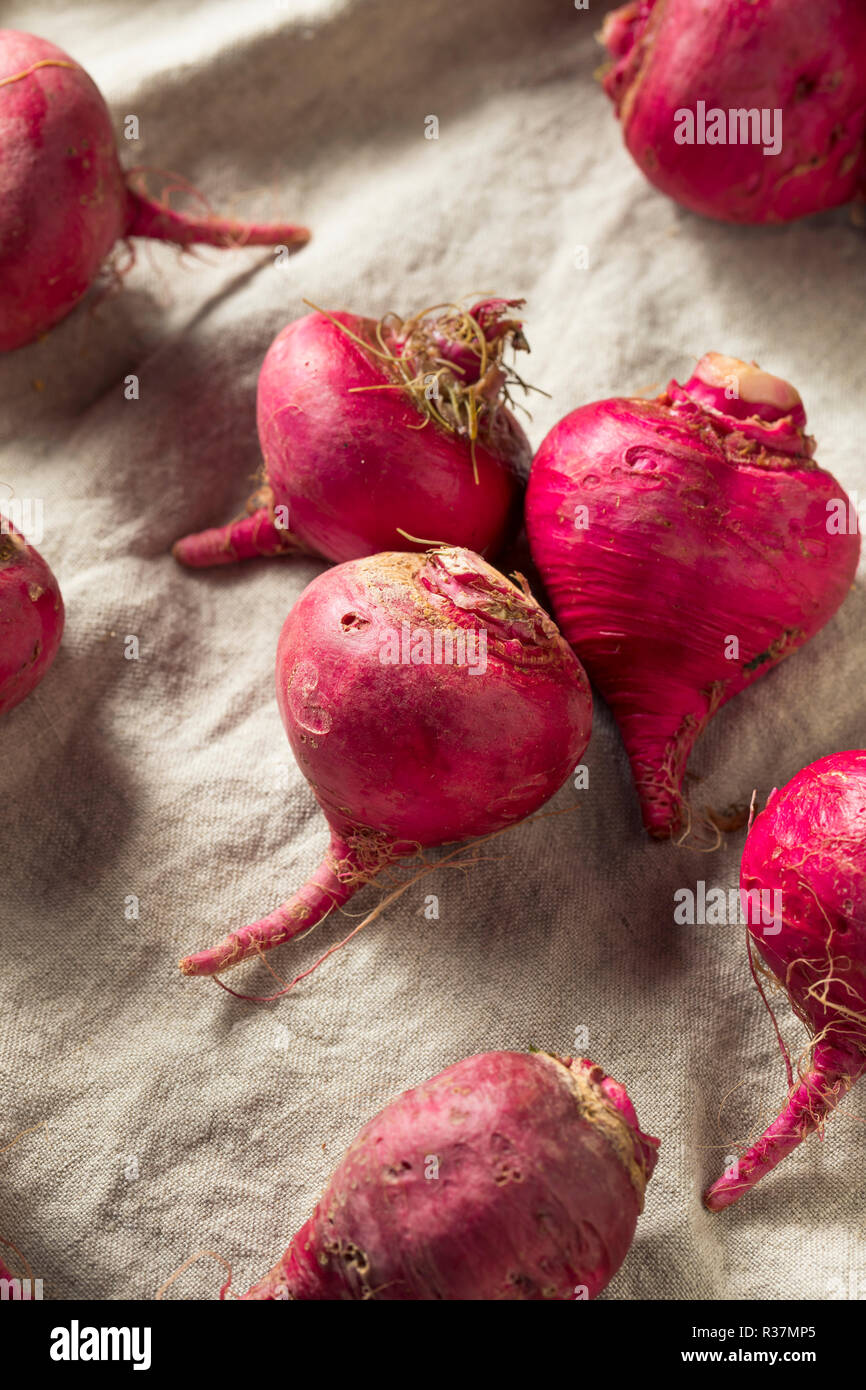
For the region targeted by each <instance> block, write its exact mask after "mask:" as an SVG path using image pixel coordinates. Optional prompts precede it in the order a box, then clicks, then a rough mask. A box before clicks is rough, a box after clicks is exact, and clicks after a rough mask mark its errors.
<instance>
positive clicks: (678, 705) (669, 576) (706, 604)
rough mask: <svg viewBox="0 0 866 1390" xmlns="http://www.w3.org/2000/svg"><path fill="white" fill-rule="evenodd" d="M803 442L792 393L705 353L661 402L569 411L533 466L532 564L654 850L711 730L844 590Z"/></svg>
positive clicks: (846, 576) (845, 577) (846, 572)
mask: <svg viewBox="0 0 866 1390" xmlns="http://www.w3.org/2000/svg"><path fill="white" fill-rule="evenodd" d="M805 425H806V416H805V412H804V410H803V405H802V402H801V400H800V397H799V396H798V394H797V392H796V391H795V390H794V388H793V387H792V386H789V385H788V383H787V382H785V381H781V380H780V379H779V378H778V377H773V376H770V375H769V374H768V373H766V372H762V371H761V370H760V369H759V368H758V367H757V366H755V365H754V364H752V365H747V364H746V363H744V362H740V361H738V360H737V359H735V358H730V357H721V356H719V354H717V353H709V354H708V355H707V356H706V357H703V358H702V359H701V361H700V362H699V363H698V366H697V368H696V371H695V374H694V376H693V377H691V379H690V380H689V381H688V382H686V385H685V386H679V385H678V384H677V383H676V382H675V381H672V382H671V383H670V385H669V387H668V389H667V391H666V392H665V393H664V394H663V395H661V396H659V397H658V399H657V400H654V401H647V400H641V399H636V398H633V399H615V400H607V401H599V402H597V403H595V404H593V405H586V406H582V407H581V408H580V409H579V410H575V411H573V412H572V413H571V414H570V415H567V416H566V417H565V419H563V420H560V422H559V424H557V425H555V426H554V427H553V429H552V430H551V431H550V433H549V434H548V436H547V438H546V439H545V440H544V441H543V443H542V445H541V448H540V449H539V451H538V454H537V455H536V458H535V462H534V463H533V467H532V475H531V478H530V482H529V490H528V494H527V504H526V524H527V531H528V533H529V540H530V545H531V548H532V554H533V558H534V560H535V563H536V564H537V566H538V568H539V570H540V572H541V574H542V576H543V578H544V582H545V584H546V586H547V589H548V591H549V594H550V598H551V601H552V604H553V609H554V613H555V615H556V618H557V622H558V623H559V626H560V628H561V630H562V632H563V635H564V636H565V637H566V638H567V639H568V640H569V642H571V644H572V646H573V647H574V649H575V651H576V652H577V654H578V656H579V657H580V659H581V661H582V662H583V664H584V665H585V667H586V669H587V672H588V673H589V677H590V679H591V680H592V682H593V683H594V685H595V686H596V687H597V688H598V690H599V691H600V692H601V694H602V695H603V696H604V698H605V700H606V701H607V702H608V704H609V705H610V708H611V710H612V712H613V715H614V718H615V719H616V721H617V723H618V725H619V728H620V731H621V733H622V737H623V741H624V743H625V746H626V751H627V752H628V756H629V760H630V762H631V767H632V773H633V775H634V779H635V784H636V786H637V791H638V796H639V798H640V803H641V809H642V812H643V819H644V824H645V826H646V828H647V830H648V831H649V832H650V834H652V835H655V836H659V837H663V836H669V835H672V834H675V833H677V832H678V831H679V830H680V829H681V827H682V825H683V822H684V814H685V806H684V800H683V793H682V783H683V776H684V774H685V770H686V764H687V761H688V758H689V755H690V753H691V750H692V748H693V746H694V743H695V741H696V739H697V738H698V735H699V734H700V733H701V731H702V730H703V729H704V728H705V727H706V724H707V722H708V721H709V719H711V718H712V716H713V715H714V714H715V713H716V711H717V710H718V709H720V707H721V706H722V705H723V704H725V703H726V702H727V701H728V700H730V699H731V698H732V696H734V695H736V694H737V693H738V692H739V691H741V690H743V689H744V688H745V687H746V686H747V685H750V684H751V683H752V682H753V681H755V680H757V679H758V678H759V677H760V676H762V675H764V674H765V673H766V672H767V671H769V670H770V669H771V667H773V666H775V665H776V664H777V663H778V662H779V661H781V660H782V659H783V657H786V656H789V655H790V654H791V653H792V652H794V651H796V650H797V649H798V648H799V647H801V646H802V645H803V644H804V642H806V641H808V639H809V638H810V637H812V636H814V634H815V633H816V632H817V631H818V630H819V629H820V628H821V627H823V625H824V624H825V623H826V622H827V621H828V619H829V618H831V617H832V615H833V614H834V613H835V611H836V609H837V608H838V607H839V605H840V603H841V602H842V600H843V599H844V597H845V594H846V593H847V591H848V589H849V588H850V586H851V584H852V582H853V579H854V574H855V571H856V568H857V559H858V556H859V553H860V537H859V534H858V532H857V528H856V518H854V521H853V523H852V522H851V520H850V519H849V511H850V509H849V504H848V499H847V498H846V496H845V494H844V492H843V491H842V489H841V488H840V487H839V484H838V483H837V482H836V481H835V480H834V479H833V478H832V477H831V476H830V474H829V473H825V472H823V470H822V469H820V468H819V467H818V465H817V464H816V463H815V462H814V460H813V458H812V453H813V449H814V441H813V440H812V439H810V438H809V436H808V435H807V434H806V432H805ZM840 517H842V520H841V521H840V520H839V518H840Z"/></svg>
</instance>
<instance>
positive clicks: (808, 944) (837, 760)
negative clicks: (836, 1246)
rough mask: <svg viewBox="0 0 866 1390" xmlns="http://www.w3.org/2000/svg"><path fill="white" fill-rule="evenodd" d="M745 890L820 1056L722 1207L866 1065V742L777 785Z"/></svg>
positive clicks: (819, 1122)
mask: <svg viewBox="0 0 866 1390" xmlns="http://www.w3.org/2000/svg"><path fill="white" fill-rule="evenodd" d="M740 892H741V895H742V897H743V906H744V910H745V914H746V917H747V921H748V930H749V934H750V936H751V939H752V941H753V942H754V944H755V945H756V946H757V948H758V950H759V951H760V953H761V955H762V956H763V958H764V960H765V961H766V963H767V965H768V966H769V968H770V969H771V970H772V972H773V974H774V975H775V976H776V978H777V980H778V981H779V983H780V984H781V985H782V987H783V988H784V989H785V990H786V991H787V993H788V996H789V998H790V1000H791V1004H792V1006H793V1008H794V1011H795V1013H796V1014H797V1015H798V1017H799V1018H801V1019H802V1020H803V1022H804V1023H805V1024H806V1026H807V1027H808V1028H809V1031H810V1033H811V1034H812V1048H811V1064H810V1066H809V1067H808V1070H807V1071H806V1073H805V1075H803V1076H800V1077H798V1078H797V1081H796V1083H795V1084H793V1085H792V1086H791V1091H790V1094H789V1096H788V1102H787V1104H786V1106H785V1108H784V1110H783V1111H782V1113H781V1115H780V1116H779V1118H778V1119H777V1120H774V1121H773V1123H772V1124H771V1125H769V1126H768V1128H767V1129H766V1130H765V1131H764V1133H763V1134H762V1135H761V1137H760V1139H758V1140H757V1142H756V1143H754V1144H753V1145H752V1146H751V1148H749V1149H748V1150H747V1152H746V1153H745V1154H743V1156H742V1157H741V1158H740V1159H739V1160H738V1161H737V1163H736V1164H735V1165H734V1166H733V1167H732V1168H731V1169H729V1170H728V1171H727V1172H726V1173H725V1174H724V1176H723V1177H721V1178H719V1180H718V1182H715V1183H713V1185H712V1187H710V1188H709V1190H708V1191H707V1192H706V1194H705V1196H704V1202H705V1204H706V1205H707V1206H708V1207H709V1209H710V1211H721V1210H722V1208H723V1207H729V1206H731V1205H732V1204H733V1203H734V1202H736V1201H738V1200H739V1199H740V1197H742V1196H744V1195H745V1193H747V1192H749V1191H751V1189H752V1188H753V1187H754V1186H755V1184H756V1183H757V1182H759V1181H760V1179H761V1178H763V1177H764V1176H765V1175H766V1174H767V1173H769V1172H770V1171H771V1170H772V1169H773V1168H775V1166H776V1164H777V1163H779V1162H781V1160H782V1159H783V1158H785V1157H786V1155H787V1154H789V1153H791V1151H792V1150H793V1149H795V1148H796V1147H797V1145H798V1144H801V1143H802V1142H803V1140H804V1139H806V1138H808V1136H809V1135H810V1134H813V1133H814V1132H815V1131H816V1130H821V1129H822V1128H823V1125H824V1122H825V1120H826V1119H827V1118H828V1116H829V1115H830V1113H831V1112H832V1110H833V1109H834V1107H835V1106H836V1105H837V1104H838V1103H839V1101H840V1100H841V1099H842V1097H843V1096H844V1095H845V1094H846V1092H847V1091H848V1090H849V1089H850V1087H851V1086H853V1085H854V1083H855V1082H856V1081H857V1080H859V1078H860V1077H861V1076H862V1075H863V1073H864V1071H866V751H864V750H863V749H857V750H855V751H853V752H847V753H833V754H831V755H830V757H828V758H821V759H819V761H818V762H816V763H812V764H811V766H809V767H805V768H803V771H802V772H798V773H797V775H796V777H794V778H792V780H791V781H790V782H789V783H788V785H787V786H786V787H783V788H782V790H781V791H774V792H773V794H772V796H771V797H770V799H769V801H768V802H767V805H766V807H765V809H764V810H763V811H762V812H761V814H760V815H759V816H758V817H757V819H756V820H755V823H754V825H753V826H752V828H751V830H750V832H749V835H748V838H747V840H746V845H745V849H744V851H743V860H742V864H741V867H740ZM758 895H760V897H759V896H758ZM776 909H778V910H776Z"/></svg>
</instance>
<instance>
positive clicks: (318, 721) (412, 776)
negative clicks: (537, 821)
mask: <svg viewBox="0 0 866 1390" xmlns="http://www.w3.org/2000/svg"><path fill="white" fill-rule="evenodd" d="M461 654H462V655H461ZM276 678H277V701H278V704H279V707H280V714H281V715H282V719H283V724H284V726H285V729H286V733H287V734H288V737H289V742H290V743H291V745H292V751H293V753H294V755H295V757H296V758H297V760H298V763H299V765H300V767H301V771H302V772H303V773H304V776H305V777H306V778H307V780H308V781H309V782H310V784H311V786H312V788H313V791H314V792H315V794H316V798H317V800H318V802H319V804H320V806H321V807H322V810H323V811H324V813H325V816H326V818H327V821H328V824H329V826H330V829H331V843H330V848H329V850H328V853H327V854H326V855H325V858H324V860H323V862H322V864H321V865H320V867H319V869H318V870H317V871H316V873H314V874H313V876H312V878H311V879H310V880H309V881H308V882H307V883H306V884H305V885H304V886H303V887H302V888H301V889H300V890H299V891H298V892H297V893H295V895H294V896H293V897H292V898H290V899H289V901H288V902H286V903H284V904H283V905H282V907H279V908H277V910H276V911H275V912H272V913H271V914H270V915H269V916H268V917H265V918H264V919H263V920H262V921H260V922H256V923H255V924H254V925H253V926H250V927H244V928H243V929H242V930H240V931H233V932H231V933H230V934H229V935H228V936H227V937H226V938H225V940H224V941H222V942H220V944H219V945H218V946H215V947H213V948H212V949H211V950H208V951H201V952H199V953H197V954H196V955H193V956H188V957H187V958H186V959H185V960H183V961H181V970H182V971H183V972H184V974H187V975H213V974H216V973H217V972H218V971H221V970H225V969H226V968H227V967H229V966H231V965H237V964H238V962H240V961H242V960H246V959H247V957H249V956H253V955H256V954H258V952H259V951H262V950H265V951H266V950H270V949H271V948H272V947H274V946H278V945H280V944H281V943H282V942H284V941H288V940H289V939H290V938H291V937H293V936H296V935H297V934H298V933H299V932H303V931H306V930H307V929H308V928H309V927H311V926H313V925H315V923H316V922H318V921H319V920H320V919H321V918H322V917H323V916H324V915H325V913H326V912H327V911H329V909H330V908H332V907H334V906H341V905H342V904H343V903H345V902H347V901H348V900H349V898H350V897H351V896H352V894H353V893H355V892H356V890H357V889H358V888H359V887H360V886H361V885H362V884H364V883H368V882H369V881H370V880H371V879H372V878H374V877H375V875H376V874H377V873H378V872H379V871H380V870H381V869H383V868H384V867H386V866H387V865H388V864H390V863H393V862H394V860H395V859H397V858H400V857H401V856H403V855H407V854H412V853H413V852H416V851H417V850H418V849H419V848H421V847H424V846H433V845H441V844H444V843H446V842H448V841H456V840H464V839H468V838H470V837H475V836H481V835H486V834H490V833H492V832H494V831H497V830H500V829H503V828H504V827H506V826H508V825H512V824H515V823H516V822H517V821H521V820H523V819H524V818H525V817H526V816H528V815H530V814H532V812H534V811H536V810H538V808H539V807H540V806H542V805H543V803H544V802H545V801H547V799H548V798H549V797H550V796H552V795H553V793H554V792H555V791H557V789H558V788H559V787H560V786H561V785H562V783H563V782H564V781H565V779H566V777H567V776H568V774H569V773H570V772H571V771H572V770H573V768H574V767H575V765H576V763H577V762H578V760H579V758H580V756H581V754H582V753H583V750H584V749H585V747H586V745H587V743H588V741H589V734H590V727H591V722H592V701H591V697H590V694H589V686H588V683H587V680H586V677H585V675H584V672H583V669H582V667H581V665H580V662H579V661H577V659H576V658H575V657H574V654H573V653H572V652H571V651H570V649H569V647H568V645H567V643H566V642H564V641H563V639H562V638H561V637H560V635H559V633H558V632H557V630H556V627H555V626H554V624H553V623H552V622H551V620H550V619H549V618H548V616H547V614H546V613H545V612H544V610H543V609H542V608H540V607H539V605H538V604H537V603H536V602H535V600H534V599H533V598H531V597H529V596H528V594H525V593H523V592H521V590H520V589H518V588H516V587H515V585H514V584H512V583H510V582H509V581H508V580H507V579H505V578H504V576H503V575H501V574H498V573H497V571H496V570H494V569H492V568H491V567H490V566H489V565H488V564H486V563H485V561H484V560H482V559H481V558H480V557H479V556H477V555H473V554H472V553H471V552H470V551H466V550H456V549H444V550H440V551H437V552H434V553H432V554H430V555H426V556H423V555H413V554H408V553H403V554H385V555H374V556H371V557H368V558H367V559H364V560H355V561H349V562H347V563H346V564H343V565H339V566H337V567H336V568H335V569H331V570H327V571H326V572H325V573H324V574H322V575H320V576H319V577H318V579H315V580H314V581H313V582H312V584H310V585H309V586H308V587H307V588H306V589H305V590H304V593H303V594H302V595H301V597H300V598H299V599H298V602H297V603H296V604H295V606H294V608H293V609H292V611H291V613H290V614H289V616H288V618H287V619H286V622H285V625H284V627H283V630H282V633H281V635H280V640H279V645H278V648H277V673H276Z"/></svg>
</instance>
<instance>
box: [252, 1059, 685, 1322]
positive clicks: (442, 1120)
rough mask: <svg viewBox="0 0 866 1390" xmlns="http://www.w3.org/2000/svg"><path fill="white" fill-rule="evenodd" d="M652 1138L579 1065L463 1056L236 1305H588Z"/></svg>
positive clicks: (614, 1264) (627, 1213)
mask: <svg viewBox="0 0 866 1390" xmlns="http://www.w3.org/2000/svg"><path fill="white" fill-rule="evenodd" d="M658 1142H659V1141H658V1140H657V1139H651V1138H649V1136H647V1135H645V1134H642V1133H641V1131H640V1129H639V1128H638V1122H637V1116H636V1115H635V1112H634V1109H633V1107H632V1104H631V1101H630V1100H629V1098H628V1096H627V1095H626V1092H625V1090H624V1089H623V1087H622V1086H620V1085H619V1084H618V1083H617V1082H616V1081H612V1080H611V1079H610V1077H606V1076H605V1074H604V1072H603V1071H602V1069H601V1067H597V1066H595V1065H594V1064H593V1063H592V1062H590V1061H587V1060H586V1059H584V1058H574V1059H571V1058H568V1059H562V1058H560V1057H555V1056H550V1055H548V1054H547V1053H543V1052H536V1053H532V1054H530V1055H528V1056H527V1055H524V1054H523V1053H519V1052H484V1053H482V1054H481V1055H480V1056H477V1057H467V1058H466V1059H465V1060H464V1061H462V1062H458V1063H457V1064H456V1065H455V1066H453V1067H448V1069H447V1070H446V1071H443V1072H441V1073H440V1075H439V1076H435V1077H433V1079H432V1080H431V1081H427V1082H425V1083H424V1084H423V1085H422V1086H417V1087H415V1089H414V1090H411V1091H406V1092H405V1093H404V1094H403V1095H402V1096H400V1097H399V1098H398V1099H397V1100H395V1101H392V1103H391V1104H390V1105H388V1106H386V1108H385V1109H384V1110H383V1111H381V1113H380V1114H379V1115H377V1116H376V1118H375V1119H373V1120H371V1121H370V1122H369V1124H367V1125H365V1126H364V1128H363V1129H362V1130H361V1132H360V1134H359V1135H358V1137H357V1138H356V1139H355V1141H354V1143H353V1144H352V1145H351V1146H350V1148H349V1149H348V1151H347V1152H346V1155H345V1157H344V1158H343V1161H342V1162H341V1163H340V1166H339V1167H338V1168H337V1170H336V1172H335V1173H334V1174H333V1176H332V1177H331V1180H330V1182H329V1183H328V1186H327V1187H326V1189H325V1192H324V1194H323V1195H322V1197H321V1199H320V1201H319V1203H318V1205H317V1207H316V1210H315V1212H314V1213H313V1215H312V1217H311V1218H310V1220H309V1221H307V1222H306V1224H305V1225H304V1226H302V1227H301V1229H300V1231H299V1232H298V1233H297V1235H296V1236H295V1237H294V1239H293V1240H292V1242H291V1244H290V1245H289V1248H288V1249H287V1250H286V1252H285V1254H284V1255H283V1256H282V1258H281V1259H280V1260H279V1262H278V1263H277V1264H276V1265H274V1267H273V1269H272V1270H271V1271H270V1272H269V1273H268V1274H266V1275H265V1277H264V1278H263V1279H261V1280H259V1282H258V1283H257V1284H254V1285H253V1287H252V1288H251V1289H250V1290H249V1292H248V1293H247V1294H245V1295H244V1296H245V1298H247V1299H270V1300H276V1299H303V1300H330V1299H373V1298H375V1299H379V1300H382V1301H384V1300H390V1301H401V1302H406V1301H412V1300H418V1299H473V1300H475V1299H515V1300H533V1301H540V1300H542V1299H574V1298H594V1297H595V1296H596V1294H598V1293H599V1292H600V1291H601V1290H602V1289H603V1288H604V1287H605V1285H606V1284H607V1283H608V1282H609V1281H610V1279H611V1278H612V1277H613V1275H614V1274H615V1273H616V1271H617V1270H618V1269H619V1267H620V1265H621V1264H622V1262H623V1260H624V1258H625V1256H626V1254H627V1252H628V1248H629V1246H630V1245H631V1242H632V1239H633V1237H634V1232H635V1226H636V1224H637V1218H638V1216H639V1215H640V1213H641V1211H642V1210H643V1204H644V1192H645V1189H646V1184H647V1182H648V1181H649V1178H650V1177H651V1175H652V1172H653V1169H654V1167H655V1163H656V1156H657V1154H656V1151H657V1149H658ZM434 1164H435V1170H434V1167H433V1165H434ZM434 1171H435V1176H431V1174H433V1173H434Z"/></svg>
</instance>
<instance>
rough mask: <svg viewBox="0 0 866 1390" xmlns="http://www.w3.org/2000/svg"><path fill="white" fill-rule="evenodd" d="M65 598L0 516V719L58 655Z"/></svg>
mask: <svg viewBox="0 0 866 1390" xmlns="http://www.w3.org/2000/svg"><path fill="white" fill-rule="evenodd" d="M63 616H64V615H63V599H62V598H61V597H60V589H59V587H58V584H57V580H56V579H55V578H54V575H53V574H52V573H51V570H50V569H49V568H48V566H47V565H46V563H45V561H44V560H43V559H42V556H41V555H39V554H38V553H37V551H35V550H34V549H33V546H32V545H28V544H27V542H26V541H25V539H24V537H23V536H22V535H21V534H20V532H18V531H16V530H15V527H14V526H13V525H12V523H11V522H10V521H7V520H6V518H5V517H2V518H0V715H2V714H5V713H6V711H7V710H10V709H14V707H15V706H16V705H17V704H20V702H21V701H22V700H23V699H24V697H25V696H26V695H29V694H30V692H31V690H33V689H34V688H35V687H36V686H37V685H38V684H39V682H40V681H41V680H42V677H43V676H44V675H45V672H46V671H47V670H48V667H49V666H50V665H51V663H52V661H53V660H54V658H55V656H56V655H57V648H58V647H59V646H60V638H61V637H62V635H63Z"/></svg>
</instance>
